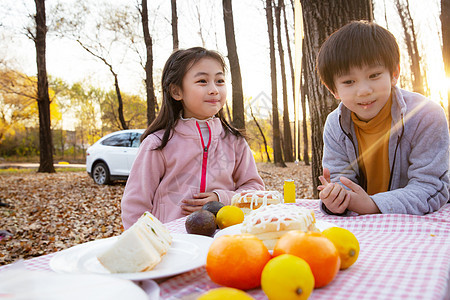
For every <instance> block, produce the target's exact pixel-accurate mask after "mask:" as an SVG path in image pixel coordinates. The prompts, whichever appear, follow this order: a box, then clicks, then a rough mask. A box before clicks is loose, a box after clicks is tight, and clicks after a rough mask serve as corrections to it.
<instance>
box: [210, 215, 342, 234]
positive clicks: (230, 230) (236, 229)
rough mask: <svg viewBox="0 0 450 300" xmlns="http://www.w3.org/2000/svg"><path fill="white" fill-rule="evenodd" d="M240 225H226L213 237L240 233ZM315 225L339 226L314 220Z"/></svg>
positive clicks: (321, 227)
mask: <svg viewBox="0 0 450 300" xmlns="http://www.w3.org/2000/svg"><path fill="white" fill-rule="evenodd" d="M241 227H242V224H237V225H233V226H230V227H227V228H225V229H222V230H220V231H218V232H217V233H216V235H214V238H215V239H216V238H218V237H219V236H222V235H226V234H241ZM316 227H317V229H319V230H320V231H324V230H325V229H327V228H330V227H339V226H337V225H336V224H333V223H330V222H327V221H322V220H316Z"/></svg>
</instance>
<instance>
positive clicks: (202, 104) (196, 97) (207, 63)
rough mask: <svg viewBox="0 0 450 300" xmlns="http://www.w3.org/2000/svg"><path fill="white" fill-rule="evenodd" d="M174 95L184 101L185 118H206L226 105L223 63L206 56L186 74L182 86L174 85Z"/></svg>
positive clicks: (176, 98)
mask: <svg viewBox="0 0 450 300" xmlns="http://www.w3.org/2000/svg"><path fill="white" fill-rule="evenodd" d="M172 97H173V98H174V99H175V100H178V101H181V102H182V103H183V118H196V119H199V120H204V119H207V118H209V117H212V116H214V115H215V114H217V113H218V112H219V110H220V109H221V108H222V107H223V106H224V105H225V101H226V98H227V88H226V85H225V74H224V70H223V69H222V66H221V64H220V63H219V62H218V61H216V60H215V59H213V58H209V57H205V58H202V59H200V60H199V61H198V62H197V63H196V64H194V65H193V66H192V67H191V68H190V69H189V70H188V71H187V73H186V74H185V75H184V77H183V82H182V87H181V88H179V87H173V89H172Z"/></svg>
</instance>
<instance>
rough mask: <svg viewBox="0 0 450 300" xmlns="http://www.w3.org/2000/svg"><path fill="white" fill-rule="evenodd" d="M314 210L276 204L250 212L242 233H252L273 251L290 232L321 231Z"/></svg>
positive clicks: (243, 224)
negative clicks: (283, 236) (280, 239)
mask: <svg viewBox="0 0 450 300" xmlns="http://www.w3.org/2000/svg"><path fill="white" fill-rule="evenodd" d="M315 224H316V219H315V216H314V211H313V210H312V209H306V208H303V207H300V206H297V205H287V204H274V205H268V206H263V207H261V208H259V209H257V210H254V211H252V212H250V213H249V214H248V215H247V216H246V217H245V219H244V222H243V223H242V227H241V232H242V233H250V234H253V235H255V236H256V237H257V238H259V239H260V240H262V241H263V243H264V245H266V247H267V249H269V250H273V248H274V247H275V244H276V243H277V241H278V239H279V238H280V237H281V236H282V235H283V234H285V233H286V232H288V231H290V230H303V231H319V230H318V229H317V228H316V225H315Z"/></svg>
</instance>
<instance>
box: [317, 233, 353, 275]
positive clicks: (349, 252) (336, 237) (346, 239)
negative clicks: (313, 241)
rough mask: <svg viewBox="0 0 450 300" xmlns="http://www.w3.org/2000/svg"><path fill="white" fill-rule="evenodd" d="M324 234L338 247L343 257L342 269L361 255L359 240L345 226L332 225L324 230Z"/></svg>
mask: <svg viewBox="0 0 450 300" xmlns="http://www.w3.org/2000/svg"><path fill="white" fill-rule="evenodd" d="M322 234H323V235H324V236H325V237H327V238H328V239H329V240H330V241H332V242H333V244H334V245H335V246H336V248H337V249H338V252H339V255H340V257H341V267H340V269H341V270H344V269H347V268H348V267H350V266H351V265H353V264H354V263H355V262H356V260H357V259H358V255H359V242H358V240H357V239H356V237H355V235H354V234H353V233H352V232H350V231H349V230H347V229H345V228H340V227H330V228H328V229H325V230H324V231H322Z"/></svg>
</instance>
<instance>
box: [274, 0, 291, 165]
mask: <svg viewBox="0 0 450 300" xmlns="http://www.w3.org/2000/svg"><path fill="white" fill-rule="evenodd" d="M274 3H275V1H274ZM282 5H283V6H284V3H283V1H282V0H278V4H277V5H275V24H276V27H277V44H278V54H279V56H280V73H281V87H282V93H283V150H284V151H283V153H284V160H285V161H287V162H293V161H294V157H293V155H292V134H291V123H290V121H289V105H288V100H287V84H286V67H285V64H284V50H283V43H282V40H281V6H282Z"/></svg>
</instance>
